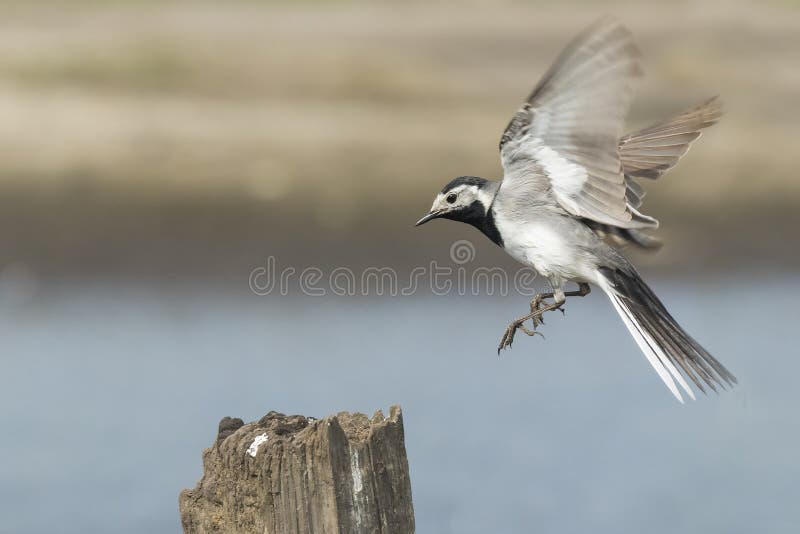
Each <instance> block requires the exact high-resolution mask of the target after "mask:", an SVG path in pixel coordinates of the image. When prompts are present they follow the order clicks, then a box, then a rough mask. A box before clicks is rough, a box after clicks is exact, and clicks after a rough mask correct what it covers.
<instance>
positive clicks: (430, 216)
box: [414, 211, 444, 226]
mask: <svg viewBox="0 0 800 534" xmlns="http://www.w3.org/2000/svg"><path fill="white" fill-rule="evenodd" d="M443 213H444V212H442V211H432V212H430V213H429V214H427V215H426V216H425V217H423V218H421V219H420V220H418V221H417V224H415V225H414V226H419V225H421V224H425V223H426V222H428V221H432V220H433V219H436V218H437V217H441V216H442V214H443Z"/></svg>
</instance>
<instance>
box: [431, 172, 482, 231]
mask: <svg viewBox="0 0 800 534" xmlns="http://www.w3.org/2000/svg"><path fill="white" fill-rule="evenodd" d="M491 183H492V182H489V180H484V179H483V178H477V177H475V176H459V177H458V178H455V179H454V180H452V181H451V182H450V183H449V184H447V185H446V186H444V189H442V192H441V193H439V194H438V195H436V198H435V199H434V200H433V206H431V211H430V213H428V214H427V215H425V216H424V217H423V218H421V219H420V220H418V221H417V224H416V226H419V225H421V224H425V223H426V222H428V221H431V220H433V219H439V218H442V219H451V220H453V221H460V222H465V223H468V224H473V225H477V224H478V223H479V222H480V221H482V220H483V219H484V217H486V211H487V210H488V209H489V206H490V205H491V203H492V198H493V196H494V192H493V191H490V187H489V184H491Z"/></svg>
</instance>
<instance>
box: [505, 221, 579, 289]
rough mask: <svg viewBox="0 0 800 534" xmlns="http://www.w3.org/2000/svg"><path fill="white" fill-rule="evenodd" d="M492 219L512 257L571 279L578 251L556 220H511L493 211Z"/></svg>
mask: <svg viewBox="0 0 800 534" xmlns="http://www.w3.org/2000/svg"><path fill="white" fill-rule="evenodd" d="M495 221H496V224H497V229H498V231H499V232H500V235H501V236H502V238H503V246H504V248H505V250H506V252H508V253H509V254H510V255H511V257H513V258H514V259H516V260H517V261H519V262H520V263H523V264H525V265H528V266H529V267H533V268H534V269H536V270H537V271H538V272H539V274H541V275H543V276H547V277H551V276H557V277H559V278H564V279H571V278H573V273H574V272H575V269H576V267H578V265H577V263H578V259H579V258H578V251H577V250H576V249H575V247H574V245H573V244H571V243H570V242H569V241H568V238H569V233H566V232H564V231H563V228H561V227H559V225H558V224H556V222H557V219H554V218H552V217H542V218H540V219H539V218H537V219H533V220H529V221H525V222H516V221H515V222H512V221H511V220H509V219H507V218H504V217H503V216H501V215H499V214H495ZM559 230H561V231H559Z"/></svg>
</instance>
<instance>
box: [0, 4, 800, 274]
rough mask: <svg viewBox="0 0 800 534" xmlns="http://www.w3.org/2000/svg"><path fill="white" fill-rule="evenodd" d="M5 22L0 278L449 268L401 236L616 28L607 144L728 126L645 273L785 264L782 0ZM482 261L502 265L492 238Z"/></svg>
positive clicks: (797, 192)
mask: <svg viewBox="0 0 800 534" xmlns="http://www.w3.org/2000/svg"><path fill="white" fill-rule="evenodd" d="M453 6H454V4H448V3H434V4H427V3H425V4H423V3H410V4H402V5H400V4H380V5H376V4H372V3H369V4H367V3H361V2H343V3H338V2H337V3H332V4H324V5H323V4H318V3H315V2H314V3H300V4H298V5H295V4H290V3H283V2H278V3H266V4H261V3H252V2H232V3H226V4H225V5H219V4H212V3H202V2H201V3H197V2H177V3H169V4H166V5H163V4H160V3H151V2H144V3H133V2H130V3H129V2H121V3H114V4H112V5H107V4H103V3H96V2H45V3H41V4H38V5H36V6H32V5H28V4H15V3H11V4H7V5H6V6H5V7H4V8H3V14H4V17H3V23H2V24H3V28H4V30H3V31H2V32H0V150H1V151H2V154H3V157H2V158H0V271H3V270H5V269H8V268H13V269H17V270H22V271H27V272H29V273H31V276H32V277H35V278H41V279H42V280H44V281H48V280H53V281H58V280H70V279H75V280H81V279H91V278H92V277H100V278H110V279H114V278H118V279H133V280H144V281H150V282H157V281H159V280H163V281H165V282H167V283H170V282H171V281H174V280H175V279H176V278H179V277H184V278H186V279H197V280H199V281H203V283H209V282H213V283H219V284H221V285H230V284H238V283H240V281H241V280H242V277H243V276H246V273H248V272H249V271H250V270H251V269H252V268H254V267H255V266H257V265H260V264H261V263H263V261H264V258H266V257H267V256H268V255H275V256H276V257H280V258H281V259H282V260H283V261H284V262H286V263H292V264H295V265H298V266H301V265H319V266H321V267H329V266H337V265H341V266H348V267H352V268H359V267H365V266H383V265H391V266H393V267H395V268H397V269H400V270H403V269H405V270H410V269H412V268H413V267H414V266H415V265H419V264H420V263H423V264H424V263H427V262H428V261H430V260H432V259H436V258H446V255H447V247H449V245H450V243H452V242H453V241H454V240H456V239H470V240H471V241H472V242H474V243H476V245H478V244H479V243H482V241H483V238H482V236H480V235H478V234H477V233H475V232H474V231H473V230H472V229H468V228H466V227H461V226H459V225H453V224H444V223H442V224H437V225H431V226H429V227H426V228H425V230H424V231H423V230H415V229H413V228H412V227H411V224H413V221H414V220H416V218H418V217H419V215H420V214H421V213H422V212H424V211H425V210H426V209H427V208H428V206H429V205H430V202H431V198H432V196H433V194H434V193H435V192H436V191H438V190H439V189H440V187H441V186H442V185H443V184H444V183H446V182H447V181H449V179H450V178H452V177H453V176H456V175H460V174H474V175H481V176H485V177H488V178H497V177H499V175H500V172H501V171H500V168H499V162H498V155H497V151H496V145H497V141H498V138H499V135H500V132H501V131H502V128H503V126H504V125H505V121H506V120H507V119H508V117H509V116H510V114H511V112H512V111H513V110H514V109H515V107H516V106H517V104H518V103H519V101H520V99H521V98H522V97H523V96H524V95H525V94H526V93H527V92H528V91H529V89H530V87H532V86H533V84H534V83H535V82H536V80H537V79H538V77H539V76H540V75H541V74H542V73H543V72H544V70H545V69H546V67H547V65H548V64H549V62H550V61H552V59H553V58H554V56H555V54H556V53H557V52H558V50H559V49H560V47H562V46H563V45H564V44H565V43H566V42H567V41H568V40H569V39H570V38H571V37H572V36H573V35H574V34H575V33H576V32H577V31H578V30H579V29H580V28H582V27H583V26H584V25H586V24H587V23H588V22H590V21H592V20H593V19H595V18H596V17H598V16H600V15H602V14H604V13H612V14H615V15H616V16H618V17H620V18H621V19H622V20H623V21H624V22H625V23H626V24H627V25H628V26H630V28H631V29H632V31H633V32H634V34H635V35H636V37H637V40H638V41H639V43H640V45H641V48H642V51H643V54H644V67H645V70H646V74H647V77H646V79H645V82H644V83H643V85H642V88H641V90H640V91H639V98H638V100H637V101H636V103H635V104H634V107H633V110H632V116H631V121H630V122H631V124H630V126H629V129H632V128H635V127H638V126H641V125H643V124H646V123H648V122H650V121H654V120H659V119H663V118H666V117H667V116H669V114H673V113H677V112H680V111H682V110H683V109H685V108H688V107H691V106H693V105H694V104H695V103H697V102H698V101H700V100H702V99H703V98H705V97H707V96H709V95H712V94H721V96H722V99H723V102H724V105H725V109H726V114H725V116H724V117H723V119H722V121H721V122H720V124H719V125H716V126H715V127H713V128H712V129H710V130H709V131H708V132H707V133H706V134H705V135H704V136H703V137H702V138H701V139H700V140H699V141H698V142H697V143H696V144H695V145H694V146H693V147H692V150H690V152H689V154H688V155H687V157H686V158H685V159H684V160H683V161H682V162H681V163H680V165H679V166H678V167H677V168H676V169H675V170H674V171H672V172H670V173H669V174H668V175H667V176H666V177H665V178H663V179H662V180H660V181H659V182H657V183H646V184H644V185H645V187H646V188H647V189H648V191H649V195H648V196H647V198H646V200H645V204H644V211H645V212H646V213H648V214H651V215H654V216H656V217H657V218H659V219H660V220H661V224H662V226H661V228H660V229H659V231H658V235H659V236H660V237H663V239H664V241H665V243H666V245H665V247H664V248H663V249H662V250H661V251H659V252H658V253H656V254H653V255H646V256H642V255H638V254H637V255H636V256H635V259H636V261H637V262H639V263H641V264H642V265H643V269H645V270H647V271H651V272H654V273H658V274H660V275H669V276H681V274H682V273H685V274H686V275H687V276H697V274H698V272H699V271H705V272H708V273H712V272H715V273H716V272H727V273H736V272H743V271H747V272H750V271H758V272H766V273H770V272H776V273H779V272H797V270H798V268H800V248H799V247H797V246H796V244H795V242H796V238H795V236H794V235H793V232H794V230H795V229H796V228H798V227H800V180H798V179H797V177H796V169H795V166H796V160H797V158H796V148H795V145H796V139H797V137H798V133H800V132H798V127H797V125H798V124H800V108H798V106H796V105H795V104H794V99H795V96H796V95H797V94H800V75H798V71H797V69H796V61H795V57H794V51H796V50H798V48H800V17H798V10H797V8H796V7H795V6H794V5H793V4H790V3H780V2H772V3H766V4H764V3H755V2H753V3H748V2H682V3H680V4H678V5H673V4H669V5H667V4H663V3H656V2H643V3H637V4H635V5H633V4H628V3H618V4H610V5H609V4H604V5H603V6H595V5H594V4H592V3H584V2H567V3H563V4H559V5H558V6H555V5H549V4H544V3H538V2H537V3H532V4H526V3H518V2H510V3H495V4H490V3H484V2H477V3H468V4H459V8H458V9H454V7H453ZM479 246H480V249H479V250H480V256H479V260H480V261H482V262H485V263H486V264H489V265H500V266H503V267H506V268H514V267H515V264H514V263H513V262H512V261H511V260H509V259H507V258H505V257H504V255H502V254H501V253H500V252H499V251H497V250H495V249H494V247H493V245H491V244H490V243H488V242H487V243H483V244H481V245H479Z"/></svg>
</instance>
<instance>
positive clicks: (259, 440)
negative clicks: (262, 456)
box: [247, 432, 269, 458]
mask: <svg viewBox="0 0 800 534" xmlns="http://www.w3.org/2000/svg"><path fill="white" fill-rule="evenodd" d="M268 439H269V436H267V433H266V432H264V433H263V434H259V435H258V436H256V437H255V439H254V440H253V443H251V444H250V446H249V447H247V454H249V455H250V456H252V457H253V458H255V457H256V454H258V448H259V447H260V446H261V445H262V444H263V443H266V442H267V440H268Z"/></svg>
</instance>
